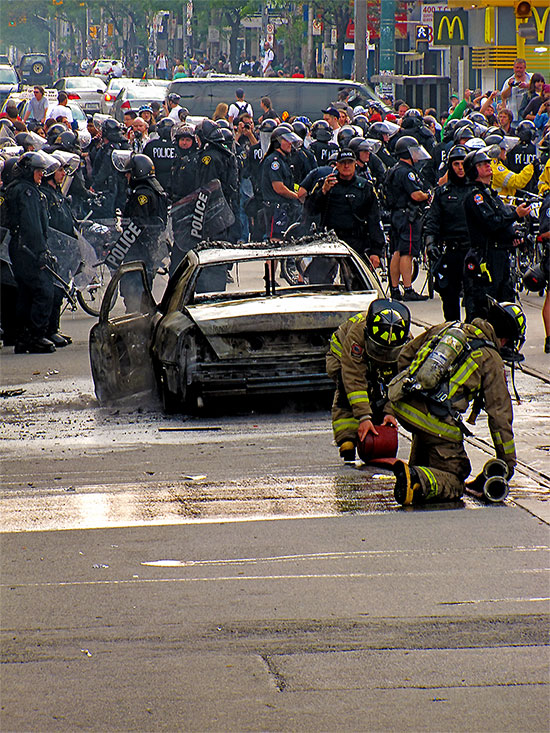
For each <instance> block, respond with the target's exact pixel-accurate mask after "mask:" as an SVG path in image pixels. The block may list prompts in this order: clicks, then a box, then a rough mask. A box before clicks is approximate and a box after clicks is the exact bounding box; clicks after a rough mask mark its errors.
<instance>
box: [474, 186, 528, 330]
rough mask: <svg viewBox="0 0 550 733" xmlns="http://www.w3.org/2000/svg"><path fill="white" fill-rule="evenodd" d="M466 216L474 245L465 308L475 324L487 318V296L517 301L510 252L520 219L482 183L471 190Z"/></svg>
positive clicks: (498, 299)
mask: <svg viewBox="0 0 550 733" xmlns="http://www.w3.org/2000/svg"><path fill="white" fill-rule="evenodd" d="M464 213H465V215H466V223H467V226H468V232H469V235H470V244H471V250H470V251H469V252H468V254H467V256H466V263H465V275H464V307H465V309H466V320H467V321H471V320H472V319H473V318H474V317H476V316H479V317H481V318H483V317H484V316H485V315H486V314H487V297H486V296H487V295H491V296H492V297H493V298H495V300H497V301H499V302H500V301H513V300H514V288H513V285H512V282H511V278H510V255H509V252H510V248H511V247H512V244H513V240H514V237H515V234H514V229H513V226H512V225H513V224H514V222H516V221H518V216H517V214H516V212H515V210H514V209H512V208H511V207H510V206H507V205H506V204H505V203H504V202H503V201H502V199H501V198H500V197H499V195H498V194H497V192H496V191H493V190H492V189H490V188H489V187H488V186H485V185H484V184H483V183H481V182H480V181H475V182H474V183H473V184H472V185H471V186H469V191H468V195H467V196H466V199H465V201H464Z"/></svg>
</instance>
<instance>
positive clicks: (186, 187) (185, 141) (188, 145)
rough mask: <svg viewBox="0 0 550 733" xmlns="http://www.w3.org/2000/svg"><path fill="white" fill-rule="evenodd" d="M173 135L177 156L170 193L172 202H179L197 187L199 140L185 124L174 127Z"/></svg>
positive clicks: (181, 123) (171, 173) (171, 174)
mask: <svg viewBox="0 0 550 733" xmlns="http://www.w3.org/2000/svg"><path fill="white" fill-rule="evenodd" d="M161 122H162V121H161ZM159 124H160V123H159ZM171 133H172V141H173V143H174V146H175V151H176V156H175V158H174V160H173V162H172V170H171V172H170V192H171V196H172V201H179V200H180V199H182V198H184V196H187V195H188V194H190V193H192V192H193V191H194V190H195V189H196V187H197V186H196V182H195V181H196V177H197V157H198V150H197V140H196V138H195V134H194V131H193V128H192V127H191V125H187V124H186V123H185V122H180V123H179V124H178V125H173V127H172V129H171Z"/></svg>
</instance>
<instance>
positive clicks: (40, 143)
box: [25, 132, 46, 150]
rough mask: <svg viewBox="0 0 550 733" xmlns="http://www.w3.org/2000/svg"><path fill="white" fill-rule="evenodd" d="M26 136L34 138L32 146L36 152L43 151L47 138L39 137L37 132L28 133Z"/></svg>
mask: <svg viewBox="0 0 550 733" xmlns="http://www.w3.org/2000/svg"><path fill="white" fill-rule="evenodd" d="M25 134H26V135H30V136H31V138H32V146H33V148H34V149H35V150H42V148H43V147H44V145H45V144H46V138H45V137H42V136H41V135H37V134H36V132H27V133H25Z"/></svg>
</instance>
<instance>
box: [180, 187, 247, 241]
mask: <svg viewBox="0 0 550 733" xmlns="http://www.w3.org/2000/svg"><path fill="white" fill-rule="evenodd" d="M171 216H172V231H173V236H174V246H175V247H176V248H177V249H178V250H179V251H180V253H183V254H185V253H186V252H188V251H189V250H190V249H193V247H194V246H195V245H196V244H198V243H199V242H201V241H202V240H204V239H216V237H218V236H219V235H220V234H221V233H222V232H223V230H224V229H227V228H228V227H230V226H231V225H232V224H233V223H234V222H235V215H234V214H233V211H232V210H231V207H230V206H229V204H228V203H227V201H226V198H225V196H224V194H223V191H222V187H221V183H220V182H219V180H218V179H217V178H215V179H214V180H213V181H210V183H208V184H207V185H206V186H203V187H202V188H198V189H197V190H196V191H193V193H190V194H189V195H188V196H185V198H183V199H181V200H180V201H178V202H177V203H175V204H174V205H173V206H172V212H171Z"/></svg>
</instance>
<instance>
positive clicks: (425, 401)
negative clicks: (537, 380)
mask: <svg viewBox="0 0 550 733" xmlns="http://www.w3.org/2000/svg"><path fill="white" fill-rule="evenodd" d="M525 326H526V321H525V315H524V314H523V311H522V310H521V308H520V306H519V305H517V304H515V303H498V302H496V301H495V300H492V299H491V301H490V303H489V304H488V307H487V308H486V318H485V319H482V318H476V319H474V321H473V322H472V323H471V324H470V323H456V322H455V323H442V324H439V325H437V326H432V327H431V328H429V329H428V330H427V331H424V332H423V333H421V334H420V335H419V336H417V337H416V338H415V339H413V340H412V341H411V342H409V343H408V344H406V345H405V346H404V347H403V348H402V349H401V352H400V354H399V358H398V369H399V374H398V375H397V377H396V378H395V379H394V380H393V381H392V383H390V385H389V389H388V394H389V397H390V399H391V403H392V408H393V411H394V414H395V416H396V417H397V419H398V420H399V422H400V423H401V425H403V426H404V427H405V428H406V429H407V430H409V431H410V432H411V433H412V444H411V452H410V456H409V461H408V463H407V462H405V461H401V460H398V461H397V462H396V463H395V464H394V467H393V472H394V474H395V476H396V481H395V489H394V495H395V499H396V501H397V502H398V503H399V504H403V505H409V504H418V503H424V502H434V501H456V500H458V499H460V498H461V497H462V494H463V492H464V490H465V484H464V482H465V481H466V479H467V478H468V476H469V474H470V470H471V465H470V461H469V459H468V455H467V454H466V451H465V449H464V434H466V435H468V434H469V431H468V430H467V429H466V428H465V426H464V424H463V421H462V415H463V414H464V413H465V412H466V411H467V409H468V406H469V404H470V403H471V402H472V400H474V406H473V408H474V409H473V411H472V416H471V418H470V419H469V422H470V421H471V420H472V419H473V420H475V418H476V417H477V415H478V414H479V411H480V410H481V408H482V407H483V409H484V410H485V412H486V413H487V417H488V422H489V429H490V432H491V437H492V439H493V444H494V448H495V452H496V456H497V458H499V459H500V460H502V461H504V462H505V463H506V466H507V468H508V478H511V476H512V475H513V473H514V468H515V465H516V449H515V445H514V434H513V431H512V419H513V416H512V401H511V399H510V394H509V392H508V387H507V384H506V376H505V372H504V363H503V360H505V361H510V360H517V359H518V357H519V350H520V349H521V346H522V344H523V342H524V340H525ZM443 384H445V385H449V386H450V389H449V386H448V387H447V389H445V390H443V391H442V390H441V387H442V385H443Z"/></svg>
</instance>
